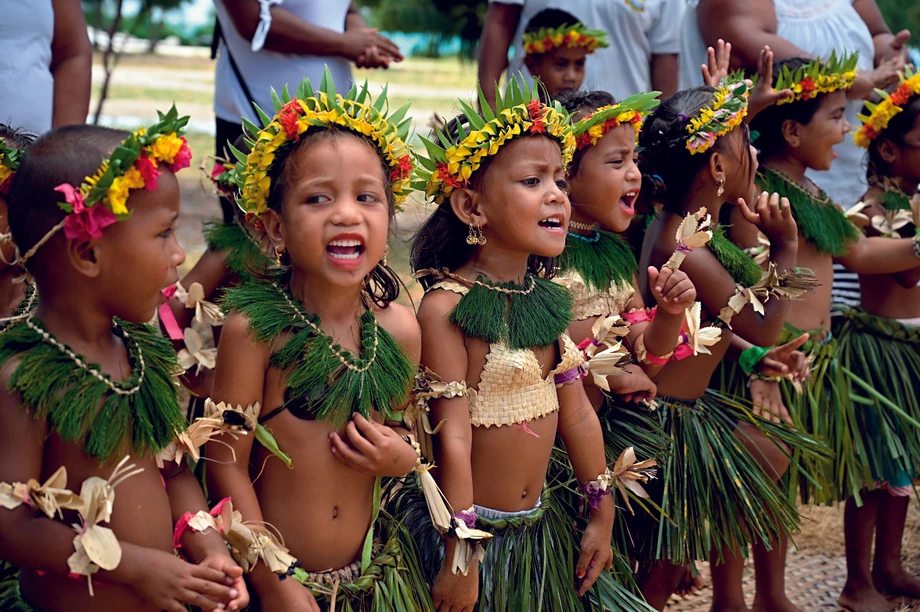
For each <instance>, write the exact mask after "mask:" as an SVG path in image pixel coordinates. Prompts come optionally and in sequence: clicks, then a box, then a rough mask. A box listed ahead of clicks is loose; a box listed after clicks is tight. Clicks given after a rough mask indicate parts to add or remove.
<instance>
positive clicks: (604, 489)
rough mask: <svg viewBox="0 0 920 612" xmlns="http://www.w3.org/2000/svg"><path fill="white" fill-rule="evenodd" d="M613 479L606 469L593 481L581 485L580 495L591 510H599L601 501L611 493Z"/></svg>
mask: <svg viewBox="0 0 920 612" xmlns="http://www.w3.org/2000/svg"><path fill="white" fill-rule="evenodd" d="M613 479H614V476H613V472H611V471H610V468H607V469H605V470H604V473H603V474H598V476H597V478H596V479H595V480H589V481H588V482H586V483H583V484H582V485H581V487H580V488H581V494H582V495H584V497H585V500H587V502H588V505H589V506H591V509H592V510H597V509H598V508H600V507H601V500H602V499H604V497H606V496H607V495H610V494H612V493H613Z"/></svg>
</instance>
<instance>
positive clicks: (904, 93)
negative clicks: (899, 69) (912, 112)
mask: <svg viewBox="0 0 920 612" xmlns="http://www.w3.org/2000/svg"><path fill="white" fill-rule="evenodd" d="M912 93H913V92H912V91H911V89H910V87H909V86H908V85H901V86H900V87H898V88H897V89H896V90H895V91H894V93H893V94H891V96H889V98H888V99H889V100H891V103H892V104H894V105H895V106H904V105H905V104H907V101H908V100H910V96H911V94H912Z"/></svg>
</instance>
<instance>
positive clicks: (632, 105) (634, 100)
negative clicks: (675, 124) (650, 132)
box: [572, 91, 661, 149]
mask: <svg viewBox="0 0 920 612" xmlns="http://www.w3.org/2000/svg"><path fill="white" fill-rule="evenodd" d="M660 95H661V92H660V91H652V92H649V93H641V94H636V95H634V96H630V97H628V98H626V99H625V100H623V101H622V102H620V103H618V104H610V105H607V106H602V107H600V108H599V109H597V110H596V111H594V112H593V113H591V114H590V115H588V116H587V117H585V118H584V119H582V120H580V121H577V122H576V123H575V124H574V125H572V135H574V136H575V146H576V147H577V148H579V149H583V148H584V147H587V146H592V147H593V146H594V145H596V144H597V143H598V141H600V139H601V138H603V137H604V135H605V134H606V133H607V132H609V131H611V130H613V129H614V128H617V127H620V126H621V125H627V124H630V125H632V126H633V127H635V128H636V142H637V143H638V142H639V130H640V129H641V128H642V121H643V118H644V117H645V115H647V114H648V113H649V112H650V111H651V110H652V109H654V108H655V107H656V106H658V104H659V103H660V102H659V100H658V96H660Z"/></svg>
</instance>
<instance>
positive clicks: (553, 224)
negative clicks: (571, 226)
mask: <svg viewBox="0 0 920 612" xmlns="http://www.w3.org/2000/svg"><path fill="white" fill-rule="evenodd" d="M562 221H563V217H562V216H561V215H552V216H550V217H546V218H545V219H542V220H541V221H540V223H539V225H540V227H542V228H543V229H545V230H546V231H548V232H552V233H560V234H561V233H563V232H564V231H565V230H564V228H563V227H562Z"/></svg>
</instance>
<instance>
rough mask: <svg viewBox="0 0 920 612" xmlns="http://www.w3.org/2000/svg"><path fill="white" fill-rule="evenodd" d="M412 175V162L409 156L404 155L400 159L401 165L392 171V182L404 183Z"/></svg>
mask: <svg viewBox="0 0 920 612" xmlns="http://www.w3.org/2000/svg"><path fill="white" fill-rule="evenodd" d="M411 173H412V160H411V159H409V156H408V155H403V156H402V157H400V158H399V164H398V165H397V166H396V167H395V168H393V169H392V170H390V180H391V181H402V180H405V179H407V178H409V175H410V174H411Z"/></svg>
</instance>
